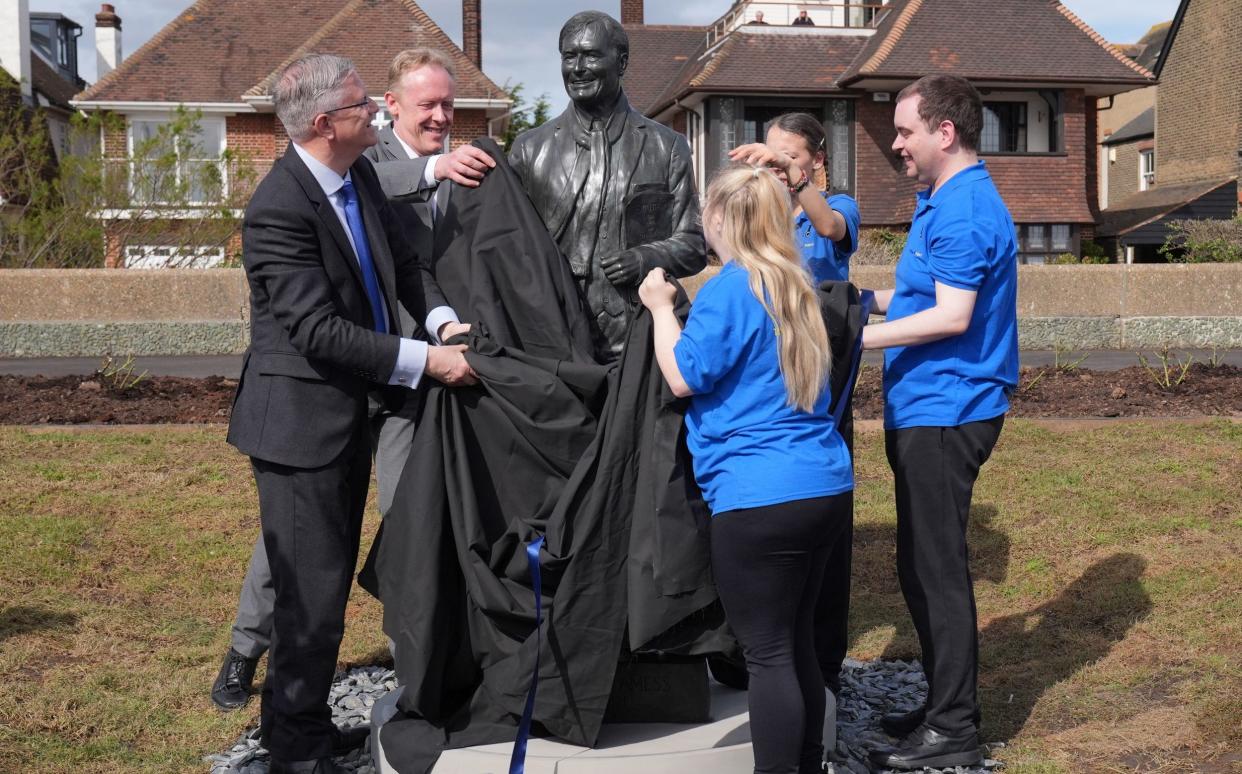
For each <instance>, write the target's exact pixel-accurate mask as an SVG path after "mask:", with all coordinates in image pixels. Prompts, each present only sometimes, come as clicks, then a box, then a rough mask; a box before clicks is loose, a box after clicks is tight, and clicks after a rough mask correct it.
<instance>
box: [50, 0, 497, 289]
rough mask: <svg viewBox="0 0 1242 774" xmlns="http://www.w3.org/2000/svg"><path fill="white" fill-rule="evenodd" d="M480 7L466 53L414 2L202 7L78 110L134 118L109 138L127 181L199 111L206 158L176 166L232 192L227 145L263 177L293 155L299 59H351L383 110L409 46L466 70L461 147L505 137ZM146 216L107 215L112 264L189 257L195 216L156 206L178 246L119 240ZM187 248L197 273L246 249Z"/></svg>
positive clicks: (200, 145) (456, 134)
mask: <svg viewBox="0 0 1242 774" xmlns="http://www.w3.org/2000/svg"><path fill="white" fill-rule="evenodd" d="M479 1H480V0H464V2H463V3H462V18H463V30H464V32H463V38H464V43H463V46H462V47H458V46H457V45H456V44H454V43H453V41H452V40H450V39H449V37H448V35H446V34H445V33H444V31H443V30H442V29H441V28H440V27H439V26H438V25H437V24H436V23H435V22H434V21H432V19H431V17H429V16H428V15H427V14H426V13H425V12H424V11H423V9H422V8H420V7H419V6H418V4H417V3H415V2H413V0H288V1H287V2H283V3H256V2H252V1H251V0H197V2H195V3H194V4H193V5H191V6H190V7H189V8H187V9H186V10H185V11H183V12H182V13H181V14H180V15H179V16H177V18H175V19H174V20H173V21H172V22H170V23H169V24H168V25H167V26H166V27H164V28H163V29H162V30H161V31H160V32H159V33H157V34H156V35H155V36H154V37H153V38H152V39H151V40H150V41H148V42H147V43H146V44H145V45H144V46H142V47H141V48H140V49H138V50H137V51H136V52H134V54H133V55H131V56H129V57H128V58H126V59H124V60H123V61H121V62H120V63H119V64H118V65H117V66H116V69H114V70H111V71H110V72H106V70H107V68H106V67H104V68H103V69H101V77H100V80H99V81H98V82H97V83H95V84H94V85H93V86H91V87H90V88H89V89H87V90H86V91H84V92H82V93H81V94H79V95H78V96H77V98H76V99H75V100H74V103H73V104H74V105H75V106H76V107H78V108H79V109H81V110H84V111H109V112H111V113H115V114H119V115H120V116H122V117H123V118H124V121H123V122H122V123H121V125H120V126H119V127H118V128H117V129H115V130H114V131H108V132H105V133H104V136H103V138H102V152H103V154H104V157H105V159H106V160H109V161H114V162H115V163H114V164H110V165H109V169H110V170H113V171H114V172H115V173H116V174H121V175H124V174H126V170H127V169H133V168H134V165H136V164H141V163H143V161H142V160H141V159H134V158H131V149H132V148H133V147H134V145H135V143H136V142H140V141H141V140H142V139H144V138H147V137H150V136H152V132H154V131H155V130H156V128H157V127H158V126H159V125H160V124H161V123H163V122H168V121H169V120H170V116H171V115H172V113H173V111H175V110H176V109H177V108H178V106H184V107H185V108H186V109H190V110H196V111H199V112H200V113H201V115H202V118H201V120H200V121H199V131H198V136H197V138H196V142H195V144H194V146H195V147H194V149H193V151H192V152H193V153H195V154H198V157H195V158H186V159H184V160H182V159H181V158H180V156H179V157H178V164H179V167H178V168H179V169H180V164H182V163H184V164H185V165H187V168H188V166H189V165H194V164H217V165H218V166H219V167H220V172H221V175H222V176H223V178H224V182H223V184H224V188H225V190H228V188H229V184H230V179H229V178H230V175H231V174H234V175H235V173H233V172H232V171H231V170H230V169H229V168H228V165H225V164H223V163H221V162H220V155H221V154H222V153H223V151H224V150H225V149H226V148H227V149H230V150H231V151H232V152H234V153H236V154H238V155H239V156H240V157H241V158H242V159H243V163H246V164H248V165H249V166H250V169H251V170H253V172H254V175H253V178H254V179H255V180H257V179H259V178H261V177H262V175H263V174H264V173H265V172H266V171H267V169H268V168H269V167H270V165H271V164H272V162H273V161H274V160H275V159H276V158H278V157H279V156H280V155H282V154H283V153H284V152H285V150H286V148H287V146H288V142H289V139H288V137H287V136H286V135H285V132H284V127H283V126H282V125H281V123H280V121H279V120H278V119H277V118H276V115H275V107H274V105H273V103H272V98H271V94H270V90H271V86H272V84H273V83H274V81H275V78H276V75H277V74H278V73H279V71H280V70H281V69H282V68H283V67H284V66H285V65H286V64H288V63H289V62H290V61H292V60H293V59H295V58H297V57H299V56H301V55H303V54H306V53H310V52H314V51H322V52H331V53H339V54H342V55H345V56H349V57H350V58H352V59H353V60H354V62H355V63H356V65H357V66H358V71H359V74H360V75H361V76H362V79H363V81H364V82H365V83H366V84H367V87H368V89H369V90H370V91H371V92H372V97H373V99H375V100H376V101H377V102H378V103H379V104H380V106H381V108H383V105H384V101H383V93H384V91H385V87H386V85H387V79H388V64H389V62H390V60H391V59H392V56H393V55H394V54H395V53H397V52H398V51H400V50H402V49H406V48H414V47H422V46H426V47H430V48H436V49H439V50H441V51H443V52H445V53H446V54H448V55H449V56H450V57H451V58H452V59H453V60H454V63H455V66H456V71H457V78H456V80H457V95H456V111H455V117H454V119H455V120H454V131H453V136H452V144H453V146H454V147H456V146H458V145H461V144H463V143H466V142H470V141H471V140H473V139H475V138H476V137H479V136H485V135H491V134H500V133H502V132H503V131H504V128H505V126H504V123H503V122H504V121H505V120H506V118H507V115H508V113H509V110H510V108H511V105H512V101H511V100H510V99H509V97H508V95H507V94H506V93H505V91H504V90H503V89H502V88H501V87H500V86H498V85H497V84H496V83H495V82H493V81H492V80H491V79H490V78H488V77H487V76H486V75H485V74H484V73H483V71H482V67H481V34H480V22H481V16H480V12H479ZM105 10H107V7H105ZM97 23H98V22H97ZM106 23H109V24H112V25H114V26H115V29H116V32H117V48H118V49H119V32H120V27H121V20H120V19H119V18H117V17H116V15H115V13H113V14H111V18H108V19H107V20H106ZM105 72H106V74H105ZM377 120H382V121H388V120H390V117H389V116H388V115H387V111H386V110H383V109H382V110H381V113H380V116H379V118H378V119H377ZM235 176H236V175H235ZM238 177H240V176H238ZM130 187H131V189H132V188H134V186H133V185H132V184H131V186H130ZM233 193H237V192H233ZM130 195H131V196H132V197H134V198H135V200H136V201H137V202H140V203H143V204H150V202H142V199H143V197H144V193H143V192H142V191H139V190H131V191H130ZM202 204H203V205H204V206H210V205H212V204H218V202H209V201H208V202H202ZM136 211H138V208H137V206H135V207H134V208H133V209H131V210H130V211H128V212H126V211H117V212H107V213H103V216H104V217H106V218H109V219H110V220H111V222H112V224H113V226H115V227H113V226H110V227H109V229H108V233H109V236H108V237H107V244H106V263H107V265H109V266H128V265H156V264H159V263H161V262H167V261H173V260H180V261H183V260H184V258H185V257H186V256H177V255H173V254H172V253H176V252H177V251H178V250H184V249H185V248H184V246H182V247H175V246H174V245H182V243H183V242H184V238H183V236H182V235H178V234H176V222H177V219H178V217H179V216H181V215H184V216H185V217H184V218H183V220H186V219H188V218H189V217H192V216H193V215H194V214H195V213H194V212H193V211H188V212H183V213H178V212H176V211H174V212H167V211H165V212H159V211H156V213H155V214H154V215H149V214H147V213H149V212H151V210H150V208H144V209H143V213H144V215H143V217H158V218H160V219H161V220H167V221H168V222H169V223H170V226H169V232H168V233H169V238H168V239H167V240H161V239H158V238H155V239H152V238H149V237H146V238H144V239H145V241H147V242H148V243H146V244H128V243H126V242H127V240H126V238H123V237H121V236H119V235H120V234H122V233H129V232H126V231H125V230H123V229H121V228H120V227H119V225H118V224H119V221H121V220H124V219H125V218H126V217H133V214H132V213H133V212H136ZM189 249H190V250H191V253H192V255H190V256H189V257H190V258H192V259H194V260H196V261H198V262H199V265H203V264H211V263H212V262H213V261H216V260H219V259H222V258H223V257H224V255H225V254H226V250H227V252H229V253H234V252H235V251H236V250H237V249H239V238H238V235H236V234H234V235H233V237H232V239H231V241H230V244H229V247H228V248H225V247H223V246H219V245H214V246H211V247H208V248H205V250H195V249H193V248H189Z"/></svg>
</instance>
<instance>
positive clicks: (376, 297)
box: [341, 180, 388, 333]
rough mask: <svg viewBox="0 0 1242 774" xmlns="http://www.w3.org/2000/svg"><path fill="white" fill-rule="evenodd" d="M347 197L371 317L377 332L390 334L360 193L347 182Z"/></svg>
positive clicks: (348, 217)
mask: <svg viewBox="0 0 1242 774" xmlns="http://www.w3.org/2000/svg"><path fill="white" fill-rule="evenodd" d="M341 193H342V194H343V195H344V196H345V222H346V223H348V224H349V233H351V234H353V236H354V249H355V250H357V251H358V266H359V267H360V268H361V269H362V285H363V287H365V288H366V291H367V299H369V300H370V302H371V317H372V318H374V320H375V330H376V331H378V332H380V333H388V321H387V320H385V319H384V298H383V296H381V295H380V287H379V279H378V278H377V277H376V275H375V261H373V260H371V244H370V242H368V241H367V230H366V229H365V228H363V226H362V210H360V209H359V208H358V192H357V191H355V190H354V184H353V183H351V182H350V181H348V180H346V181H345V185H344V186H342V187H341Z"/></svg>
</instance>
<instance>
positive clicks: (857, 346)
mask: <svg viewBox="0 0 1242 774" xmlns="http://www.w3.org/2000/svg"><path fill="white" fill-rule="evenodd" d="M858 302H859V305H860V306H861V307H862V312H861V314H862V326H863V327H865V326H866V325H867V318H868V317H870V316H871V306H872V304H874V303H875V293H872V292H871V291H870V290H864V291H862V293H860V294H859V296H858ZM862 345H863V337H862V327H860V328H859V329H858V339H857V340H856V341H855V342H854V352H853V354H852V355H851V356H850V376H849V378H848V379H846V380H845V387H844V389H842V390H841V394H840V395H838V396H837V405H836V408H834V409H833V410H832V421H833V422H834V423H835V424H836V426H837V432H840V431H841V418H842V417H844V416H845V406H846V404H847V403H849V396H850V395H851V394H853V392H854V383H855V381H857V379H858V365H859V363H861V362H862V352H863V348H862Z"/></svg>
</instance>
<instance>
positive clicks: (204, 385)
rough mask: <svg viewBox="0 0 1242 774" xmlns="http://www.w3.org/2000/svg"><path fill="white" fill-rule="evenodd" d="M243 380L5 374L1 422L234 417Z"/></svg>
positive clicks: (201, 421)
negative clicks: (124, 382)
mask: <svg viewBox="0 0 1242 774" xmlns="http://www.w3.org/2000/svg"><path fill="white" fill-rule="evenodd" d="M236 389H237V381H236V380H234V379H225V378H222V377H219V376H209V377H207V378H205V379H189V378H185V377H180V376H154V377H147V378H145V379H143V380H142V381H140V382H138V383H137V384H135V385H133V386H131V387H127V388H124V389H122V388H120V387H119V386H117V385H114V384H111V383H109V381H108V380H107V379H104V378H101V377H100V375H99V374H91V375H88V376H59V377H44V376H11V375H0V424H6V425H46V424H52V425H75V424H118V425H134V424H143V425H145V424H168V423H177V424H204V423H217V422H228V420H229V409H230V407H231V406H232V404H233V392H234V391H235V390H236Z"/></svg>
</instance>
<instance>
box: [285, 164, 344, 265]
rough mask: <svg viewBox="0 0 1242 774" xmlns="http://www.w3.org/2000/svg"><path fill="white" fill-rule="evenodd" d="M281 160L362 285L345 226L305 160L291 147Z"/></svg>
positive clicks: (342, 258)
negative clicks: (313, 206) (313, 207)
mask: <svg viewBox="0 0 1242 774" xmlns="http://www.w3.org/2000/svg"><path fill="white" fill-rule="evenodd" d="M281 161H282V162H284V163H285V164H286V166H288V168H289V171H290V172H291V173H292V174H293V177H294V179H295V180H297V181H298V185H300V186H302V190H303V191H305V192H306V197H307V198H308V199H310V201H311V203H312V204H314V205H315V214H316V215H318V216H319V220H320V221H321V222H322V223H323V225H324V228H326V229H327V230H328V233H329V234H331V235H332V240H333V241H334V242H336V247H337V253H338V256H339V258H340V259H341V260H343V261H344V262H345V264H346V265H347V266H348V267H349V271H350V273H351V274H353V276H354V279H355V280H357V282H358V285H359V287H362V286H363V285H362V270H361V269H360V268H358V260H357V259H356V258H355V257H354V249H353V247H351V246H350V244H349V237H348V236H346V234H345V227H344V226H342V225H341V219H340V218H339V217H337V214H336V210H335V209H334V208H333V207H332V202H331V201H329V200H328V195H327V194H325V193H324V192H323V188H321V187H320V185H319V181H318V180H316V179H315V176H314V175H312V174H311V171H310V169H308V168H307V167H306V164H305V162H303V161H302V158H301V157H300V156H298V154H297V152H296V151H294V150H293V149H292V148H290V150H289V151H288V152H287V153H285V155H284V156H282V157H281Z"/></svg>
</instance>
